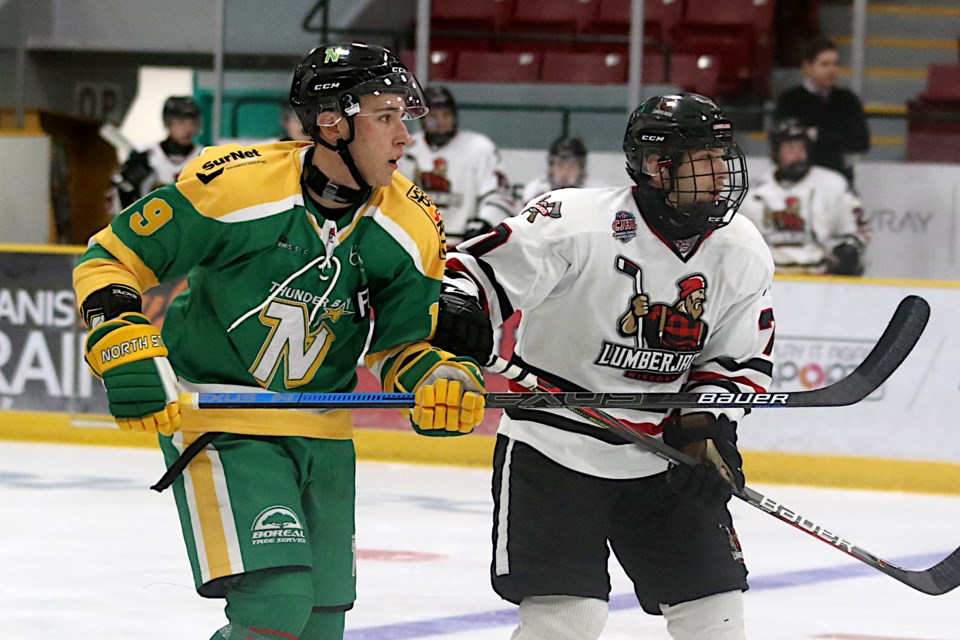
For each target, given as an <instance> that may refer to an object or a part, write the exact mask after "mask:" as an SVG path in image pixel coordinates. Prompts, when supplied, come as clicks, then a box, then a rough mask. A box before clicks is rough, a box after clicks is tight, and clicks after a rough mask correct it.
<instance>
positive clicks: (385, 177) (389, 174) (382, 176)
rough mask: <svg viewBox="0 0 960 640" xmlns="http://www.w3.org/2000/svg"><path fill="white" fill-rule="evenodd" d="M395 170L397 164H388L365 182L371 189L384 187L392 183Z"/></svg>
mask: <svg viewBox="0 0 960 640" xmlns="http://www.w3.org/2000/svg"><path fill="white" fill-rule="evenodd" d="M396 170H397V163H396V162H392V163H391V162H388V163H387V164H386V166H384V167H382V168H381V169H379V170H378V171H376V175H375V176H371V177H372V178H373V179H372V180H368V181H367V182H368V183H369V184H370V186H371V187H385V186H387V185H388V184H390V183H391V182H392V181H393V173H394V172H395V171H396Z"/></svg>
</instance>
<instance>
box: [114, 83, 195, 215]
mask: <svg viewBox="0 0 960 640" xmlns="http://www.w3.org/2000/svg"><path fill="white" fill-rule="evenodd" d="M200 122H201V121H200V107H198V106H197V103H196V102H194V100H193V98H191V97H189V96H171V97H169V98H167V99H166V101H165V102H164V103H163V126H164V127H166V129H167V137H166V138H164V139H163V141H161V142H158V143H155V144H152V145H150V146H149V147H147V148H146V149H144V150H143V151H132V152H131V153H130V156H129V157H128V158H127V160H126V161H125V162H124V163H123V165H121V166H120V170H119V171H118V172H117V173H116V175H114V178H113V186H114V189H112V191H113V193H112V194H111V200H112V203H113V211H112V213H113V214H114V215H116V214H118V213H120V212H121V211H122V210H124V209H126V208H127V207H129V206H130V205H131V204H133V203H134V202H136V201H137V200H139V199H140V198H141V197H143V196H144V195H146V194H148V193H150V192H151V191H153V190H154V189H158V188H160V187H162V186H164V185H167V184H173V183H174V182H176V181H177V178H178V177H179V176H180V172H181V171H183V168H184V167H185V166H186V165H187V163H188V162H190V161H191V160H193V159H194V158H196V157H197V156H198V155H200V151H201V147H200V146H199V145H197V144H194V142H193V138H194V136H196V135H197V132H198V131H199V130H200Z"/></svg>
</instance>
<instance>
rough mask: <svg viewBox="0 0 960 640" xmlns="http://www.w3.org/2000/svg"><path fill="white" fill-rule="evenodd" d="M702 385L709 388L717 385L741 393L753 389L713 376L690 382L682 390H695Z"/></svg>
mask: <svg viewBox="0 0 960 640" xmlns="http://www.w3.org/2000/svg"><path fill="white" fill-rule="evenodd" d="M702 387H710V388H711V389H716V388H717V387H719V388H721V389H726V390H727V391H729V392H730V393H743V392H744V391H745V390H748V391H753V389H746V388H744V387H741V386H740V385H738V384H737V383H736V382H734V381H732V380H724V379H722V378H714V379H712V380H700V381H697V382H691V383H689V384H687V385H685V386H684V387H683V390H684V392H688V391H695V390H696V389H699V388H702Z"/></svg>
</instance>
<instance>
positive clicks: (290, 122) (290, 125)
mask: <svg viewBox="0 0 960 640" xmlns="http://www.w3.org/2000/svg"><path fill="white" fill-rule="evenodd" d="M280 126H281V127H283V136H282V137H281V138H280V142H289V141H291V140H303V141H309V140H310V136H308V135H307V134H305V133H304V132H303V126H302V125H301V124H300V118H299V117H298V116H297V113H296V112H295V111H294V110H293V107H291V106H290V105H288V104H284V105H283V107H282V108H281V109H280Z"/></svg>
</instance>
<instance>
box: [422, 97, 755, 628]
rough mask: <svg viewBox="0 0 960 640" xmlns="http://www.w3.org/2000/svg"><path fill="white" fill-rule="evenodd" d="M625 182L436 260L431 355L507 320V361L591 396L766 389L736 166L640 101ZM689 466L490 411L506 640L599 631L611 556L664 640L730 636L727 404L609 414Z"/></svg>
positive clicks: (687, 112)
mask: <svg viewBox="0 0 960 640" xmlns="http://www.w3.org/2000/svg"><path fill="white" fill-rule="evenodd" d="M624 151H625V153H626V158H627V171H628V173H629V175H630V177H631V178H632V179H633V181H634V182H635V183H636V186H635V187H609V188H598V189H561V190H559V191H553V192H550V193H548V194H546V196H545V197H541V198H538V199H536V200H533V201H531V202H529V203H527V205H526V206H525V208H524V209H523V210H522V211H521V213H520V214H519V215H517V216H515V217H513V218H510V219H509V220H507V221H505V222H504V223H502V224H501V225H499V226H498V227H497V228H496V229H494V230H493V231H492V232H490V233H488V234H486V235H484V236H481V237H478V238H475V239H474V240H472V241H468V242H465V243H463V244H461V245H460V246H459V247H458V249H457V250H456V251H454V252H452V253H451V254H450V255H449V256H448V260H447V276H446V277H445V287H444V290H443V292H442V293H441V301H440V313H439V315H440V318H439V320H438V326H437V332H436V335H435V338H434V344H435V345H437V346H440V347H441V348H443V349H446V350H450V351H453V352H454V353H462V354H468V353H470V352H471V351H473V350H474V349H476V351H477V352H476V353H474V357H478V358H481V360H482V359H483V358H485V355H486V353H484V352H483V351H484V350H485V349H488V348H489V340H486V341H483V340H480V341H478V342H477V344H473V343H472V342H471V339H470V337H471V336H476V335H482V334H483V333H489V329H487V330H486V331H484V330H483V327H484V321H485V320H486V314H489V318H490V320H492V324H493V325H497V324H498V323H499V322H501V321H502V319H503V318H506V317H508V316H510V315H511V314H512V313H513V311H514V310H521V311H522V316H521V321H520V331H519V338H518V342H517V346H516V351H515V352H514V354H513V356H512V362H513V363H514V364H517V365H519V366H521V367H523V368H525V369H527V370H530V371H532V372H534V373H536V374H537V375H538V376H539V377H540V379H541V380H542V381H543V382H544V384H546V385H547V386H550V387H553V388H557V389H562V390H571V391H578V390H586V391H593V392H679V391H697V392H703V391H722V392H741V391H746V392H759V391H765V390H766V389H767V388H768V386H769V384H770V375H771V371H772V366H773V365H772V360H771V352H772V349H773V333H774V322H773V307H772V304H771V299H770V283H771V280H772V277H773V261H772V259H771V257H770V251H769V249H768V248H767V246H766V245H765V243H764V241H763V238H761V236H760V234H759V233H758V232H757V229H756V227H754V225H752V224H751V223H750V222H749V221H748V220H746V219H744V218H742V217H739V216H735V215H734V214H735V213H736V211H737V208H738V207H739V205H740V203H741V201H742V200H743V198H744V196H745V194H746V189H747V174H746V165H745V162H744V157H743V153H742V152H741V151H740V149H739V147H738V146H737V145H736V144H735V142H734V140H733V131H732V125H731V123H730V121H729V120H727V119H726V118H725V117H724V115H723V113H722V112H721V110H720V109H719V107H717V105H716V104H714V103H713V102H712V101H711V100H709V99H708V98H705V97H703V96H700V95H696V94H688V93H682V94H676V95H664V96H657V97H655V98H651V99H650V100H648V101H646V102H644V103H643V104H642V105H640V107H638V108H637V110H636V111H634V112H633V114H632V115H631V117H630V120H629V123H628V125H627V130H626V134H625V137H624ZM610 413H611V414H613V415H615V416H616V417H617V418H619V419H620V420H622V421H624V422H625V423H627V424H629V425H631V426H632V427H633V428H635V429H637V430H639V431H642V432H644V433H647V434H650V435H652V436H655V437H660V436H661V435H662V437H663V439H664V441H665V442H666V443H667V444H669V445H671V446H673V447H677V448H681V449H683V450H684V451H686V452H687V453H688V454H689V455H691V456H694V457H695V458H697V459H699V460H701V464H699V465H697V466H695V467H686V466H683V467H671V468H669V469H668V466H667V463H665V462H664V461H663V460H661V459H660V458H658V457H656V456H654V455H653V454H651V453H648V452H647V451H646V450H644V449H642V448H640V447H637V446H634V445H633V444H630V443H628V442H627V441H625V440H622V439H621V438H619V437H618V436H616V435H615V434H612V433H609V432H607V431H605V430H602V429H599V428H597V427H595V426H593V425H592V424H590V423H589V422H587V421H585V420H584V419H582V418H580V417H579V416H577V415H575V414H573V413H571V412H568V411H565V410H562V409H556V410H531V409H507V410H505V412H504V415H503V417H502V419H501V422H500V427H499V431H498V435H497V444H496V449H495V454H494V474H493V486H492V490H493V498H494V526H493V529H494V548H493V561H492V565H491V574H492V581H493V587H494V590H495V591H496V592H497V593H498V594H500V596H501V597H503V598H504V599H506V600H508V601H510V602H514V603H517V604H519V606H520V625H519V627H517V629H516V630H515V631H514V633H513V635H512V639H513V640H593V639H595V638H597V637H599V635H600V633H601V630H602V629H603V627H604V625H605V623H606V618H607V610H608V608H607V601H608V599H609V594H610V577H609V573H608V570H607V562H608V544H609V548H611V549H612V550H613V552H614V554H615V555H616V558H617V560H618V561H619V562H620V564H621V565H622V566H623V568H624V570H625V571H626V573H627V575H628V576H630V578H631V579H632V581H633V584H634V587H635V591H636V594H637V597H638V599H639V601H640V603H641V605H642V607H643V609H644V610H645V611H646V612H648V613H650V614H654V615H663V616H664V618H665V620H666V626H667V630H668V632H669V633H670V635H671V637H672V638H674V639H675V640H743V638H744V637H745V630H744V616H743V598H742V591H743V590H744V589H746V588H747V582H746V576H747V571H746V568H745V565H744V561H743V554H742V552H741V550H740V546H739V543H738V540H737V536H736V532H735V530H734V527H733V523H732V520H731V516H730V512H729V510H728V509H727V506H726V505H727V502H728V501H729V498H730V496H731V485H735V486H737V487H739V488H742V487H743V482H744V479H743V473H742V471H741V465H742V463H741V458H740V455H739V453H738V452H737V447H736V424H737V422H739V421H740V420H741V418H743V416H744V413H745V412H744V411H743V410H740V409H729V410H722V411H710V412H705V411H702V410H701V411H699V412H698V411H694V410H683V411H640V410H610Z"/></svg>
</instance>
